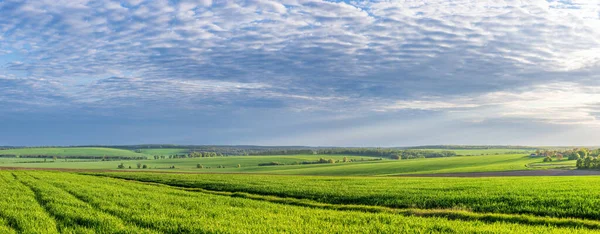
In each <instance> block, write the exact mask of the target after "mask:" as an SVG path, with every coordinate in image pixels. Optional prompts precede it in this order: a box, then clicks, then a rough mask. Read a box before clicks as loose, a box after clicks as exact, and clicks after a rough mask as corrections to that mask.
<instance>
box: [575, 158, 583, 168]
mask: <svg viewBox="0 0 600 234" xmlns="http://www.w3.org/2000/svg"><path fill="white" fill-rule="evenodd" d="M575 166H576V167H577V168H579V169H582V168H583V159H581V158H579V159H577V163H575Z"/></svg>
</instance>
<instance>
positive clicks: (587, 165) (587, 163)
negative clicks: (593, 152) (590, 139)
mask: <svg viewBox="0 0 600 234" xmlns="http://www.w3.org/2000/svg"><path fill="white" fill-rule="evenodd" d="M591 166H592V157H590V156H587V157H585V159H584V160H583V167H584V168H587V169H589V168H591Z"/></svg>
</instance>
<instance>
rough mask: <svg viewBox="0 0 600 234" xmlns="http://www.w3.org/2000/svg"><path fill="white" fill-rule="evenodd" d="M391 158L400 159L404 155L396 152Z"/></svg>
mask: <svg viewBox="0 0 600 234" xmlns="http://www.w3.org/2000/svg"><path fill="white" fill-rule="evenodd" d="M391 158H392V159H396V160H400V159H402V157H401V156H400V155H397V154H396V155H392V157H391Z"/></svg>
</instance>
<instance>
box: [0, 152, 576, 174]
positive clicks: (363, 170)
mask: <svg viewBox="0 0 600 234" xmlns="http://www.w3.org/2000/svg"><path fill="white" fill-rule="evenodd" d="M321 158H324V159H333V160H335V161H341V160H343V158H347V159H348V160H354V162H349V163H323V164H309V165H301V164H299V163H301V162H304V161H315V160H319V159H321ZM377 159H379V158H378V157H363V156H352V155H268V156H228V157H209V158H178V159H158V160H154V159H147V160H125V161H89V160H88V161H77V160H68V161H66V162H65V161H64V160H57V161H56V162H54V161H52V160H50V161H48V162H39V161H40V160H39V159H37V160H32V161H30V162H29V163H23V161H22V159H21V161H19V160H18V159H3V158H0V167H28V168H67V169H93V170H115V169H117V165H119V164H120V163H123V165H124V166H125V168H126V169H128V168H129V167H130V166H131V167H132V168H133V169H136V168H137V164H138V163H140V164H143V165H147V166H148V169H147V170H155V171H169V172H196V173H269V174H295V175H334V176H339V175H349V176H359V175H360V176H389V175H400V174H432V173H456V172H486V171H509V170H533V169H548V168H554V167H564V166H565V165H570V164H573V165H574V162H573V161H556V162H553V163H551V164H550V163H543V162H542V159H540V158H530V157H528V156H527V155H526V154H509V155H483V156H456V157H448V158H425V159H410V160H391V159H383V160H377ZM270 162H277V163H281V164H285V165H279V166H258V165H259V164H261V163H270ZM565 163H566V164H565ZM294 164H296V165H294ZM198 165H201V166H202V167H203V168H202V169H199V168H197V166H198ZM238 165H239V167H238ZM532 165H535V167H533V166H532Z"/></svg>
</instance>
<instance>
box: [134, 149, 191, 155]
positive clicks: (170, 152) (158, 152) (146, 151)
mask: <svg viewBox="0 0 600 234" xmlns="http://www.w3.org/2000/svg"><path fill="white" fill-rule="evenodd" d="M139 151H141V153H142V154H147V155H158V156H160V155H181V154H188V153H190V150H189V149H171V148H169V149H140V150H139Z"/></svg>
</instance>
